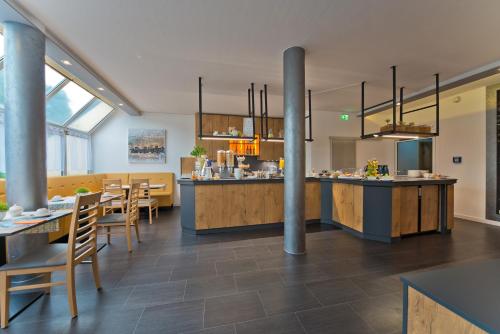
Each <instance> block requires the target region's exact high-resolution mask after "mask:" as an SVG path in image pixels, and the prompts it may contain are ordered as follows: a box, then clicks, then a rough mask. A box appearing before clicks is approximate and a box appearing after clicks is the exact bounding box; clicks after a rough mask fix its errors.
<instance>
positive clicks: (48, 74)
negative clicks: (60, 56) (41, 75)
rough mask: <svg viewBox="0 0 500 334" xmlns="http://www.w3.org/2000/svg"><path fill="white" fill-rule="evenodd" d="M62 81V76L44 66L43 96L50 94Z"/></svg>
mask: <svg viewBox="0 0 500 334" xmlns="http://www.w3.org/2000/svg"><path fill="white" fill-rule="evenodd" d="M63 80H64V76H63V75H62V74H60V73H59V72H57V71H56V70H54V69H52V67H50V66H47V65H45V94H48V93H50V92H51V91H52V90H53V89H54V88H55V87H57V85H59V84H60V83H61V82H62V81H63Z"/></svg>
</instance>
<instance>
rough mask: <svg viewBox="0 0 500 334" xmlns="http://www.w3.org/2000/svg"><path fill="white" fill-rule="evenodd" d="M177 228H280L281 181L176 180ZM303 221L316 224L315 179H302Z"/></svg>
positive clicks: (317, 191) (201, 230)
mask: <svg viewBox="0 0 500 334" xmlns="http://www.w3.org/2000/svg"><path fill="white" fill-rule="evenodd" d="M177 182H178V183H179V185H180V188H181V193H180V195H181V224H182V228H183V229H184V230H186V231H190V232H194V233H197V234H203V233H211V232H220V231H223V230H227V229H233V230H234V229H248V228H257V227H263V226H272V225H277V224H282V223H283V220H284V217H283V211H284V209H283V206H284V203H283V202H284V199H283V197H284V195H283V191H284V184H283V183H284V182H283V178H272V179H242V180H236V179H220V180H208V181H196V180H195V181H194V180H191V179H179V180H177ZM305 202H306V203H305V204H306V205H305V207H306V212H305V217H306V221H308V222H319V219H320V212H321V190H320V182H319V179H317V178H306V196H305Z"/></svg>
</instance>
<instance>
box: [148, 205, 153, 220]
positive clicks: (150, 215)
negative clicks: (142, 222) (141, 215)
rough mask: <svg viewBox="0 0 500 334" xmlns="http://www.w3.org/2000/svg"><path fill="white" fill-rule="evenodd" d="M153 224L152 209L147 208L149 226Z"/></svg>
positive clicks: (150, 207)
mask: <svg viewBox="0 0 500 334" xmlns="http://www.w3.org/2000/svg"><path fill="white" fill-rule="evenodd" d="M151 224H153V207H152V206H151V205H150V206H149V225H151Z"/></svg>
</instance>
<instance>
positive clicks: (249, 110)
mask: <svg viewBox="0 0 500 334" xmlns="http://www.w3.org/2000/svg"><path fill="white" fill-rule="evenodd" d="M248 117H252V101H251V100H250V88H248Z"/></svg>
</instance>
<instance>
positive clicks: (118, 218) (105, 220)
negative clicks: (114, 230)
mask: <svg viewBox="0 0 500 334" xmlns="http://www.w3.org/2000/svg"><path fill="white" fill-rule="evenodd" d="M126 220H127V217H126V215H124V214H123V213H112V214H109V215H105V216H102V217H99V218H98V219H97V224H119V223H121V224H124V223H125V222H126Z"/></svg>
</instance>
